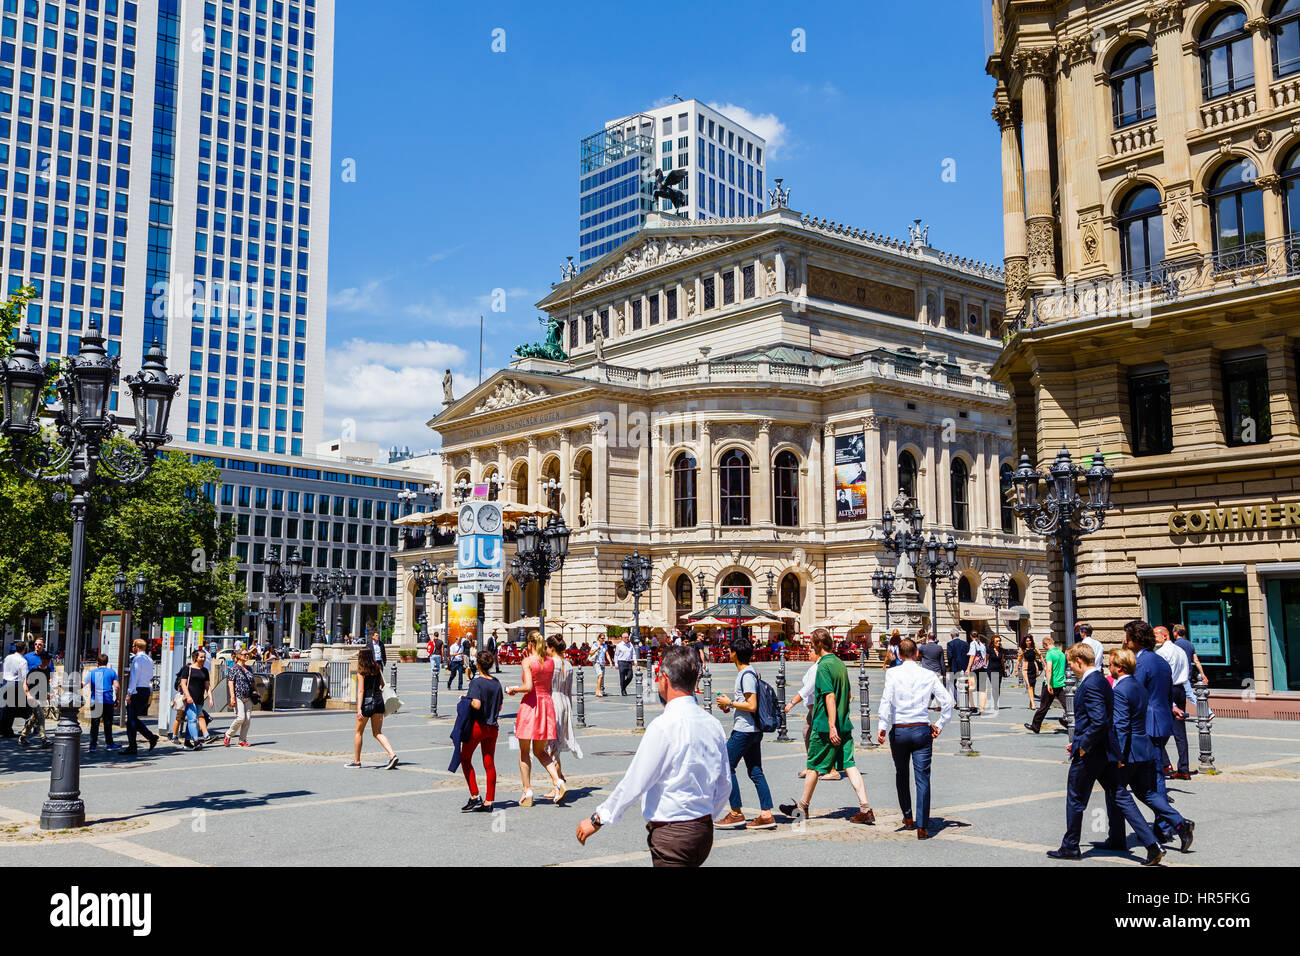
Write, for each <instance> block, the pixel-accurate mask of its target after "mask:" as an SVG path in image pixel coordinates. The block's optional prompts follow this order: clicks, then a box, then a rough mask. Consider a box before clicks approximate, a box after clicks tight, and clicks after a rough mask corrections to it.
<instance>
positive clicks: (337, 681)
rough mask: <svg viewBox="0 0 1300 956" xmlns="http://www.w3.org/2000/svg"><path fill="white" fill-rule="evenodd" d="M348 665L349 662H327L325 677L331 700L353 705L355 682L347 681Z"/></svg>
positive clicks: (355, 700)
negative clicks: (344, 701) (343, 701)
mask: <svg viewBox="0 0 1300 956" xmlns="http://www.w3.org/2000/svg"><path fill="white" fill-rule="evenodd" d="M350 665H351V662H349V661H327V662H326V664H325V675H326V679H327V680H328V682H329V685H330V690H329V695H330V697H331V698H333V699H334V700H346V701H347V702H348V703H350V704H355V703H356V702H357V699H356V689H357V684H356V681H354V680H350V679H349V671H350Z"/></svg>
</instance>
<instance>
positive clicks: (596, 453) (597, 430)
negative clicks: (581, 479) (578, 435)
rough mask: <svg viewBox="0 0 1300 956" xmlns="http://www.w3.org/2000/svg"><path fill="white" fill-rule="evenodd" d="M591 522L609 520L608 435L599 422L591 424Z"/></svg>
mask: <svg viewBox="0 0 1300 956" xmlns="http://www.w3.org/2000/svg"><path fill="white" fill-rule="evenodd" d="M591 505H592V523H593V524H599V525H604V524H606V523H607V522H608V521H609V437H608V434H607V430H606V429H604V428H601V427H600V423H599V422H593V423H592V425H591Z"/></svg>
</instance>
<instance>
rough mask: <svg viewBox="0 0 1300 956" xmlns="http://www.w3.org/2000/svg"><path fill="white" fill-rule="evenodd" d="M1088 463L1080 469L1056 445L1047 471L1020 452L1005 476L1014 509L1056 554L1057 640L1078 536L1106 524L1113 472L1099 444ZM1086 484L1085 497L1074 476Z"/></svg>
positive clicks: (1071, 602)
mask: <svg viewBox="0 0 1300 956" xmlns="http://www.w3.org/2000/svg"><path fill="white" fill-rule="evenodd" d="M1090 465H1091V467H1089V468H1087V469H1085V468H1084V467H1083V466H1082V465H1076V464H1074V462H1073V461H1071V459H1070V452H1069V450H1068V449H1066V448H1064V447H1062V448H1061V450H1060V451H1059V452H1058V453H1057V455H1056V460H1055V461H1053V462H1052V467H1051V468H1049V469H1048V472H1047V474H1043V473H1041V472H1039V471H1037V470H1035V468H1034V466H1033V465H1032V464H1030V462H1029V455H1028V454H1027V453H1023V452H1022V453H1021V455H1020V467H1019V468H1017V469H1016V471H1015V474H1013V475H1012V476H1011V483H1012V485H1013V486H1014V488H1015V490H1016V503H1015V512H1016V514H1017V515H1018V516H1019V517H1020V518H1022V519H1023V520H1024V522H1025V523H1026V524H1027V525H1029V527H1030V529H1032V530H1033V531H1034V532H1035V533H1036V534H1041V535H1042V536H1043V537H1045V538H1051V539H1052V540H1053V541H1054V542H1055V544H1056V547H1057V548H1058V549H1059V550H1060V552H1061V568H1062V570H1063V571H1064V578H1065V580H1064V582H1063V584H1064V588H1063V590H1064V596H1065V602H1064V603H1065V623H1064V624H1063V626H1062V629H1061V638H1062V641H1061V643H1062V644H1063V645H1064V644H1066V643H1068V641H1069V639H1068V638H1067V637H1066V635H1068V634H1069V633H1070V629H1071V628H1072V627H1073V626H1074V621H1075V618H1076V615H1075V595H1074V590H1075V569H1076V564H1077V562H1078V558H1079V538H1081V537H1082V536H1083V535H1085V534H1091V533H1092V532H1094V531H1096V530H1098V529H1099V528H1101V527H1102V526H1103V525H1104V524H1105V523H1106V512H1107V511H1109V510H1110V509H1111V507H1112V506H1111V501H1110V484H1111V479H1112V478H1114V476H1115V472H1114V471H1112V470H1111V469H1109V468H1107V467H1106V465H1105V462H1104V461H1103V459H1102V454H1101V448H1100V447H1099V448H1098V449H1097V451H1096V452H1094V453H1093V455H1092V459H1091V462H1090ZM1080 478H1083V479H1084V480H1085V481H1086V482H1087V485H1088V498H1087V500H1084V498H1083V497H1082V496H1080V494H1079V479H1080ZM1040 482H1042V483H1043V484H1044V486H1045V487H1046V491H1047V493H1046V497H1045V498H1043V499H1042V500H1039V497H1038V486H1039V483H1040Z"/></svg>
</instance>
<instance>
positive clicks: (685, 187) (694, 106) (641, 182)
mask: <svg viewBox="0 0 1300 956" xmlns="http://www.w3.org/2000/svg"><path fill="white" fill-rule="evenodd" d="M766 146H767V143H766V142H765V141H764V140H763V138H762V137H761V136H759V135H758V134H757V133H754V132H752V131H751V130H748V129H746V128H745V127H744V126H741V125H740V124H739V123H737V122H736V121H735V120H732V119H730V118H728V117H727V116H725V115H724V114H722V113H720V112H718V111H717V110H715V109H713V108H712V107H709V106H706V105H705V104H703V103H701V102H700V101H699V100H684V101H679V102H674V103H669V104H668V105H666V106H660V107H656V108H655V109H651V110H646V111H645V112H644V113H634V114H633V115H631V116H625V117H623V118H622V119H616V120H610V121H609V122H608V123H606V124H605V127H604V128H603V129H601V130H600V131H598V132H596V133H592V134H591V135H590V136H586V137H584V138H583V139H582V141H581V142H580V144H579V149H578V265H579V267H580V268H586V267H587V266H588V265H590V264H591V263H592V262H594V261H595V260H597V259H599V258H600V257H601V256H603V255H605V253H607V252H609V251H610V250H612V249H616V248H617V247H618V246H620V245H622V244H623V243H624V242H626V241H627V240H628V239H630V238H632V236H633V235H634V234H635V233H636V232H637V231H638V230H639V229H640V228H641V226H642V225H644V223H645V218H646V214H647V213H648V212H649V211H650V209H651V201H650V196H651V191H652V189H653V186H652V185H651V184H652V181H653V178H654V172H655V170H656V169H658V170H661V171H662V172H663V173H664V174H665V175H667V174H668V173H669V172H670V171H671V170H674V169H681V170H684V171H685V172H686V174H687V175H686V179H685V180H684V181H683V182H682V183H681V184H680V185H679V186H678V188H679V189H681V190H682V192H683V193H685V195H686V202H685V204H683V205H682V207H681V209H680V212H681V214H682V215H683V216H685V217H686V218H687V219H724V218H737V217H745V216H754V215H757V214H758V213H761V212H762V211H763V208H764V204H763V203H764V201H763V197H764V195H765V193H764V187H763V180H764V178H765V177H764V173H765V171H766V169H767V164H766V160H765V158H764V156H763V153H764V150H765V149H766ZM658 208H659V209H660V210H661V211H663V212H671V211H672V209H673V206H672V203H670V202H669V201H668V200H667V199H661V200H659V203H658Z"/></svg>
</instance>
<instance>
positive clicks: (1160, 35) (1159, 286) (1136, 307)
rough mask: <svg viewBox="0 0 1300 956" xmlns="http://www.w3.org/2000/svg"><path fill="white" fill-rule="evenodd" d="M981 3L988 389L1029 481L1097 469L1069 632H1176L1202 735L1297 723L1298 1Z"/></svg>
mask: <svg viewBox="0 0 1300 956" xmlns="http://www.w3.org/2000/svg"><path fill="white" fill-rule="evenodd" d="M992 4H993V19H994V33H995V52H994V55H993V56H992V57H991V58H990V59H989V63H988V70H989V72H990V74H992V76H993V77H994V79H995V80H996V91H995V105H994V110H993V115H994V119H995V120H996V121H997V123H998V124H999V126H1000V127H1001V136H1002V159H1003V162H1002V170H1003V201H1004V206H1003V212H1004V225H1005V241H1006V266H1007V276H1008V278H1007V302H1008V319H1009V323H1008V324H1009V329H1008V333H1009V338H1008V344H1007V349H1006V352H1005V354H1004V355H1003V357H1002V358H1001V359H1000V360H999V362H998V364H997V366H996V367H995V370H994V377H995V378H996V379H997V380H998V381H999V382H1002V383H1004V384H1006V385H1007V386H1008V387H1009V388H1010V389H1011V391H1012V393H1013V395H1014V399H1015V407H1016V432H1017V438H1016V444H1017V446H1020V445H1024V446H1025V447H1027V448H1029V449H1031V454H1033V453H1034V452H1036V459H1037V462H1036V464H1037V466H1038V467H1039V468H1040V469H1041V468H1043V467H1045V466H1046V465H1047V464H1048V463H1050V461H1051V460H1052V458H1053V456H1054V455H1055V454H1056V453H1057V451H1058V450H1059V449H1060V448H1061V447H1062V446H1065V447H1066V448H1068V449H1069V450H1070V452H1071V454H1072V455H1073V456H1074V458H1075V460H1076V461H1077V460H1079V458H1080V456H1081V455H1084V454H1087V453H1090V452H1091V451H1092V450H1093V449H1094V448H1095V447H1097V446H1098V445H1100V447H1101V449H1102V451H1103V453H1104V455H1105V459H1106V464H1107V465H1108V466H1110V467H1112V468H1113V469H1114V470H1115V479H1114V486H1113V493H1112V499H1113V502H1114V505H1115V509H1114V510H1113V511H1112V512H1111V513H1110V514H1109V515H1108V516H1107V522H1106V526H1105V528H1104V529H1102V530H1101V531H1099V532H1096V533H1094V534H1091V535H1088V536H1087V537H1086V538H1085V539H1084V540H1083V549H1082V553H1081V555H1080V560H1079V589H1078V599H1079V612H1080V616H1081V617H1082V618H1084V619H1085V620H1088V621H1090V622H1092V623H1093V624H1094V625H1095V626H1097V627H1098V628H1099V629H1100V633H1099V634H1098V636H1099V637H1100V638H1101V639H1102V640H1103V641H1104V642H1106V643H1108V644H1114V643H1116V642H1118V641H1119V639H1120V638H1121V636H1122V632H1121V627H1122V625H1123V623H1124V622H1125V621H1127V620H1129V619H1131V618H1135V617H1145V618H1147V619H1148V620H1150V621H1151V622H1152V623H1153V624H1172V623H1175V622H1183V623H1186V624H1187V626H1188V628H1189V631H1190V636H1191V638H1192V640H1193V642H1194V644H1195V646H1196V648H1197V651H1198V654H1199V656H1200V659H1201V661H1202V663H1203V664H1204V667H1205V671H1206V674H1207V677H1208V678H1209V681H1210V685H1211V686H1212V687H1214V688H1216V689H1219V690H1221V691H1224V692H1230V693H1225V695H1224V697H1225V699H1224V700H1222V701H1216V703H1215V711H1216V712H1217V713H1219V714H1223V715H1226V716H1244V715H1246V714H1247V713H1248V712H1249V713H1255V714H1260V715H1266V714H1275V715H1279V716H1281V715H1287V716H1297V717H1300V699H1298V698H1297V696H1296V692H1298V691H1300V414H1298V413H1297V382H1296V345H1297V338H1298V337H1300V244H1297V237H1296V234H1297V230H1300V2H1298V0H1276V2H1275V0H1243V2H1236V3H1225V2H1214V3H1201V2H1195V3H1193V2H1182V0H1155V2H1152V0H1127V2H1126V0H1112V2H1092V0H1089V2H1087V3H1084V2H1079V0H1074V2H1068V3H1067V2H1061V3H1043V2H1034V3H1029V2H1020V0H992ZM1022 150H1023V154H1022Z"/></svg>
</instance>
